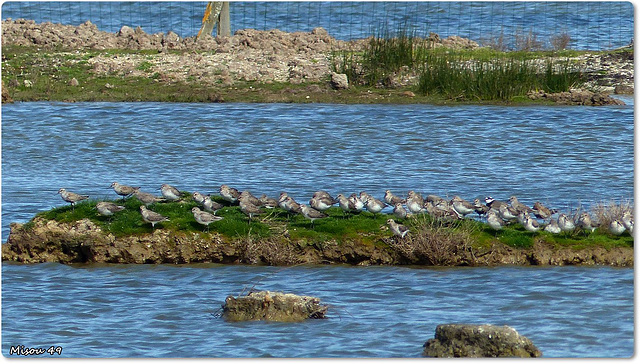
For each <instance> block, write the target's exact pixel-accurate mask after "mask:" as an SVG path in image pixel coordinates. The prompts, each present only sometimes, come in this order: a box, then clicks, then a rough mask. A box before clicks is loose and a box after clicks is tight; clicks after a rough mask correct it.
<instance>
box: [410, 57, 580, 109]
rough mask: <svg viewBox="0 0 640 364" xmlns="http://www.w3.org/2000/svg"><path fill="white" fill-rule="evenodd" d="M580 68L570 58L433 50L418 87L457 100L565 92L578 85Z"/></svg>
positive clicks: (502, 98) (421, 90)
mask: <svg viewBox="0 0 640 364" xmlns="http://www.w3.org/2000/svg"><path fill="white" fill-rule="evenodd" d="M581 78H582V76H581V74H580V72H577V71H574V70H573V68H572V66H571V64H570V63H569V61H553V60H550V59H549V60H546V61H544V63H543V64H540V62H538V61H536V60H527V59H523V58H520V57H509V58H504V59H495V60H475V59H468V58H465V57H462V56H455V55H454V56H452V55H444V54H430V55H429V56H428V57H427V60H426V62H425V65H424V67H423V69H422V71H421V74H420V79H419V82H418V91H419V92H421V93H423V94H426V95H441V96H444V97H446V98H449V99H455V100H511V99H513V98H514V97H517V96H525V95H527V93H528V92H530V91H533V90H542V91H545V92H562V91H567V90H569V89H570V88H571V87H574V86H577V85H578V84H579V83H580V81H581Z"/></svg>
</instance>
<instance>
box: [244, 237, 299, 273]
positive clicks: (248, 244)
mask: <svg viewBox="0 0 640 364" xmlns="http://www.w3.org/2000/svg"><path fill="white" fill-rule="evenodd" d="M237 244H238V246H237V247H238V250H239V251H240V260H241V261H242V262H243V263H247V264H267V265H273V266H287V265H296V264H300V263H303V261H302V258H301V256H300V253H299V251H298V249H297V247H296V246H295V245H294V244H292V243H291V242H290V241H288V240H285V239H282V238H279V237H278V238H276V237H268V238H264V237H261V238H258V239H256V238H254V237H253V236H251V234H249V235H247V236H246V237H245V238H243V239H241V240H239V241H238V243H237Z"/></svg>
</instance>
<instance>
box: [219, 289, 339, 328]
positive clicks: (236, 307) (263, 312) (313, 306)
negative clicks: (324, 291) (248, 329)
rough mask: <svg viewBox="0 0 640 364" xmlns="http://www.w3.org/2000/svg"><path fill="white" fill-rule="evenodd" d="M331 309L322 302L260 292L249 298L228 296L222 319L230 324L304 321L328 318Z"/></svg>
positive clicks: (250, 295) (223, 307)
mask: <svg viewBox="0 0 640 364" xmlns="http://www.w3.org/2000/svg"><path fill="white" fill-rule="evenodd" d="M328 308H329V307H328V306H327V305H321V304H320V299H319V298H316V297H310V296H298V295H295V294H291V293H282V292H270V291H260V292H251V293H249V294H248V295H246V296H238V297H237V298H236V297H233V296H228V297H227V298H226V300H225V303H224V305H222V317H224V318H225V319H226V320H229V321H252V320H265V321H285V322H291V321H302V320H305V319H308V318H316V319H320V318H325V314H326V312H327V309H328Z"/></svg>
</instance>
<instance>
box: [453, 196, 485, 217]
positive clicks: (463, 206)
mask: <svg viewBox="0 0 640 364" xmlns="http://www.w3.org/2000/svg"><path fill="white" fill-rule="evenodd" d="M478 202H479V201H478ZM451 206H452V207H453V208H454V209H455V210H456V212H457V213H458V214H460V215H462V216H466V215H468V214H470V213H472V212H475V211H476V207H475V206H474V205H473V204H471V202H469V201H466V200H463V199H462V198H460V196H453V198H452V199H451Z"/></svg>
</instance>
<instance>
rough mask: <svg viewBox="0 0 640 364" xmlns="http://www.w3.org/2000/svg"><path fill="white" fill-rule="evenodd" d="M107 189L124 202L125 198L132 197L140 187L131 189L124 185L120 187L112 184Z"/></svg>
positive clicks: (115, 183)
mask: <svg viewBox="0 0 640 364" xmlns="http://www.w3.org/2000/svg"><path fill="white" fill-rule="evenodd" d="M109 188H113V190H114V191H115V192H116V193H117V194H118V195H120V196H122V199H123V200H124V198H125V197H129V196H131V195H133V193H134V192H135V191H136V190H139V189H140V187H131V186H126V185H121V184H119V183H118V182H113V183H112V184H111V186H109Z"/></svg>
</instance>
